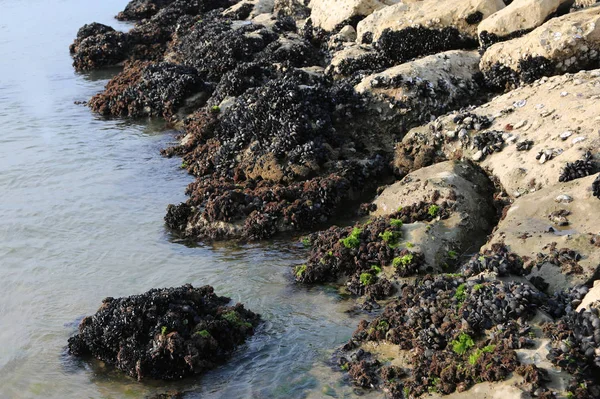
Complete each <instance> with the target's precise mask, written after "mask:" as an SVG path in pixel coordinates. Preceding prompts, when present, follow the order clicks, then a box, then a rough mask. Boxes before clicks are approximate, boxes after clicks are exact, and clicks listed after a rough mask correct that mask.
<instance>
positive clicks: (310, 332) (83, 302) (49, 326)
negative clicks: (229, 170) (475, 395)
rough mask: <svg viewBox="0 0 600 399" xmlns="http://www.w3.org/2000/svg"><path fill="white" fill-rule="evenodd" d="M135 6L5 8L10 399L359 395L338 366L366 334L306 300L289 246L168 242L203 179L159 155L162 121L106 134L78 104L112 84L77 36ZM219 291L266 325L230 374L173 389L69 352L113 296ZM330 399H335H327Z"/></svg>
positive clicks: (0, 70) (2, 392) (57, 1)
mask: <svg viewBox="0 0 600 399" xmlns="http://www.w3.org/2000/svg"><path fill="white" fill-rule="evenodd" d="M125 4H126V0H104V1H90V0H54V1H47V0H46V1H42V0H29V1H23V0H0V10H1V12H0V76H1V78H0V127H1V131H2V133H1V134H0V293H1V296H0V398H34V397H44V398H70V397H74V398H81V397H87V398H121V397H127V398H136V397H144V396H145V395H147V394H153V393H159V392H163V391H165V390H173V389H181V390H185V391H189V394H188V395H187V396H189V397H192V398H193V397H202V398H238V397H240V398H304V397H322V396H324V394H323V393H322V392H324V391H323V390H324V388H325V389H326V388H327V387H332V388H333V389H334V390H335V392H336V395H337V397H349V396H353V394H352V388H351V387H349V386H347V385H345V384H344V383H343V381H342V380H341V375H340V374H338V373H334V372H332V371H331V370H330V368H329V366H328V365H327V364H326V361H327V359H328V358H329V356H330V353H331V351H332V350H333V349H334V348H336V347H337V346H339V345H340V344H342V343H343V342H345V341H346V340H347V339H348V338H349V337H350V335H351V333H352V331H353V330H354V328H355V326H356V325H357V323H358V320H359V317H352V316H350V315H349V314H348V313H346V312H345V311H346V310H347V308H348V307H349V306H350V303H348V301H344V300H343V299H342V298H341V297H340V296H339V295H338V293H337V292H336V290H335V289H333V288H327V287H322V288H313V289H311V290H306V289H302V288H299V287H295V286H294V285H293V284H292V282H291V278H290V265H293V264H296V263H298V262H299V261H300V260H301V258H302V257H303V256H304V253H303V252H302V250H301V249H300V248H298V247H297V246H296V245H295V244H293V243H290V242H269V243H264V244H261V245H237V246H236V245H232V244H229V245H227V244H222V245H218V246H202V245H200V246H196V247H187V246H185V245H182V244H181V243H177V242H176V240H174V239H173V238H172V237H171V236H170V234H169V233H168V232H167V231H166V230H165V228H164V225H163V219H162V218H163V216H164V213H165V207H166V205H167V204H168V203H177V202H179V201H182V200H184V195H183V192H184V188H185V186H186V185H187V183H189V182H190V181H191V178H190V177H189V176H188V175H186V174H185V173H184V172H183V171H182V170H181V169H179V163H180V161H179V160H177V159H164V158H162V157H160V155H159V150H160V148H163V147H165V146H166V145H168V143H169V142H172V141H173V138H174V137H173V132H168V131H167V132H165V131H163V126H162V124H161V123H160V122H156V121H154V122H150V121H142V122H139V123H138V122H136V123H133V122H131V121H122V120H102V119H100V118H98V117H96V116H94V115H93V114H92V113H90V112H89V110H88V109H87V108H86V107H84V106H81V105H75V104H74V101H84V100H87V99H89V97H91V96H92V95H93V94H94V93H96V92H98V91H100V90H101V89H102V87H103V85H104V84H105V83H106V81H107V80H106V79H107V78H108V77H109V76H110V74H111V73H114V71H112V72H110V71H109V72H103V73H95V74H76V73H75V72H74V71H73V69H72V67H71V59H70V57H69V53H68V45H69V44H70V43H71V41H72V40H73V38H74V37H75V34H76V32H77V29H78V28H79V27H80V26H81V25H83V24H84V23H87V22H92V21H98V22H103V23H107V24H110V25H112V26H113V27H119V28H121V29H127V26H126V25H123V24H120V23H118V22H117V21H115V20H113V19H112V16H113V15H114V14H116V13H117V12H118V11H119V10H121V9H122V8H123V7H124V6H125ZM184 283H192V284H193V285H198V286H200V285H203V284H210V285H213V286H214V287H215V289H216V290H217V293H218V294H220V295H227V296H230V297H232V298H233V300H234V301H241V302H244V303H245V304H247V306H248V308H250V309H252V310H254V311H257V312H260V313H261V314H262V315H263V317H264V319H265V320H266V322H265V323H264V324H263V325H262V326H261V327H260V329H259V331H258V332H257V334H256V335H255V336H254V337H253V338H252V339H250V341H249V342H248V344H247V345H245V346H243V347H242V348H240V350H239V351H238V352H237V353H236V354H235V355H234V357H233V359H232V360H231V362H229V363H228V364H227V365H225V366H223V367H220V368H218V369H216V370H214V371H211V372H209V373H207V374H206V375H204V376H202V377H199V378H193V379H190V380H186V381H183V382H179V383H175V384H164V383H153V382H148V383H143V384H141V383H138V382H136V381H134V380H132V379H129V378H126V377H123V376H121V375H120V374H119V373H115V372H114V371H113V370H110V369H107V368H106V367H103V366H102V365H101V364H97V363H90V362H80V361H74V360H73V359H71V358H70V357H69V356H67V355H65V353H64V349H65V345H66V341H67V339H68V337H69V336H70V335H72V334H73V333H74V332H75V330H76V326H77V322H78V320H80V319H81V317H83V316H84V315H87V314H91V313H93V312H95V311H96V309H97V307H98V306H99V305H100V302H101V300H102V299H103V298H104V297H107V296H114V297H116V296H123V295H130V294H135V293H141V292H144V291H146V290H148V289H150V288H152V287H165V286H178V285H181V284H184ZM328 392H330V391H328Z"/></svg>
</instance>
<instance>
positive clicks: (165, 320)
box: [69, 284, 259, 380]
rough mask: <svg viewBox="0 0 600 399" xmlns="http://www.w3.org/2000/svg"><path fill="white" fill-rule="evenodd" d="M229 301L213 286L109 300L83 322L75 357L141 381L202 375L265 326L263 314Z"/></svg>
mask: <svg viewBox="0 0 600 399" xmlns="http://www.w3.org/2000/svg"><path fill="white" fill-rule="evenodd" d="M229 302H230V299H229V298H226V297H219V296H217V295H216V294H215V293H214V291H213V288H212V287H210V286H208V285H207V286H204V287H201V288H194V287H192V286H191V285H189V284H188V285H184V286H182V287H179V288H164V289H152V290H150V291H148V292H146V293H144V294H141V295H134V296H130V297H125V298H117V299H114V298H106V299H105V300H104V301H103V302H102V306H101V307H100V309H99V310H98V312H97V313H96V314H95V315H93V316H90V317H86V318H84V319H83V320H82V321H81V324H80V325H79V332H78V334H77V335H75V336H74V337H72V338H70V339H69V352H70V353H71V354H72V355H75V356H93V357H95V358H97V359H99V360H102V361H104V362H106V363H108V364H110V365H113V366H115V367H116V368H117V369H119V370H122V371H124V372H125V373H127V374H128V375H130V376H131V377H134V378H137V379H138V380H142V379H144V378H153V379H164V380H174V379H180V378H183V377H186V376H190V375H194V374H199V373H202V372H204V371H206V370H209V369H211V368H214V367H215V366H217V365H218V364H220V363H222V362H224V361H225V360H226V359H227V357H228V356H229V355H230V354H231V353H232V352H233V350H234V349H235V348H236V347H237V346H238V345H240V344H242V343H243V342H244V341H245V340H246V337H248V336H249V335H252V334H253V332H254V327H255V326H256V325H257V324H258V322H259V316H258V315H257V314H254V313H252V312H251V311H249V310H246V309H244V306H243V305H241V304H237V305H235V306H227V304H228V303H229Z"/></svg>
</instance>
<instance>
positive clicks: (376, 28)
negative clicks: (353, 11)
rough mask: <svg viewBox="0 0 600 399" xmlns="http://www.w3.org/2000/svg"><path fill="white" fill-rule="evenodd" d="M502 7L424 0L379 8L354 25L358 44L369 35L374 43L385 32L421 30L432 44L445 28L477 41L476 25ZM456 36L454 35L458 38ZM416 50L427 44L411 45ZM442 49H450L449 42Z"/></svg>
mask: <svg viewBox="0 0 600 399" xmlns="http://www.w3.org/2000/svg"><path fill="white" fill-rule="evenodd" d="M502 8H504V2H502V0H464V1H455V0H442V1H440V0H424V1H408V2H401V3H398V4H395V5H392V6H389V7H384V8H381V9H380V10H378V11H376V12H374V13H372V14H371V15H369V16H368V17H367V18H365V19H363V20H362V21H360V22H359V23H358V26H357V33H358V41H362V39H363V37H364V36H365V35H366V34H367V33H369V34H370V35H372V40H373V41H378V40H379V38H380V37H381V36H382V34H383V32H384V31H385V30H388V29H389V31H392V32H394V33H396V34H398V35H399V36H401V35H402V31H403V30H405V29H410V28H414V27H422V28H424V29H426V30H429V31H430V36H431V38H430V40H432V41H434V40H435V38H436V36H437V37H440V36H439V32H441V31H443V30H445V29H451V30H453V31H456V32H457V33H458V35H463V36H465V37H467V38H471V39H475V38H477V25H478V24H479V22H480V21H482V20H485V19H486V18H487V17H489V16H490V15H492V14H493V13H495V12H497V11H498V10H501V9H502ZM458 35H457V36H458ZM413 45H414V46H417V47H426V46H427V45H428V43H427V42H422V41H421V42H416V43H413ZM446 45H447V46H448V47H447V48H445V49H442V50H438V51H443V50H450V49H452V48H456V47H451V45H452V44H451V43H447V44H446Z"/></svg>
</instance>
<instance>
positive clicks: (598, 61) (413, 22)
mask: <svg viewBox="0 0 600 399" xmlns="http://www.w3.org/2000/svg"><path fill="white" fill-rule="evenodd" d="M117 18H118V19H120V20H125V21H131V22H133V23H134V24H135V25H134V26H133V28H132V29H131V30H130V31H128V32H126V33H124V32H118V31H115V30H114V29H113V28H111V27H109V26H106V25H102V24H98V23H92V24H88V25H85V26H84V27H82V28H81V29H80V31H79V32H78V33H77V37H76V39H75V41H74V43H73V44H72V45H71V47H70V51H71V53H72V55H73V59H74V63H73V65H74V67H75V69H76V70H78V71H87V70H90V69H97V68H104V67H109V66H115V65H120V66H123V70H122V72H120V73H119V74H117V75H116V76H115V77H114V78H113V79H111V81H110V82H109V83H108V84H107V86H106V89H105V90H104V91H103V92H101V93H99V94H97V95H96V96H94V97H93V98H92V99H91V100H90V101H89V103H88V105H89V106H90V108H91V109H92V110H93V111H95V112H97V113H99V114H101V115H105V116H116V117H131V118H139V117H161V118H164V119H165V120H167V121H168V122H169V123H170V124H171V125H172V126H174V127H175V128H177V129H179V130H180V132H181V135H180V140H179V143H178V144H177V145H175V146H173V147H170V148H166V149H164V150H163V151H162V153H163V155H164V156H167V157H172V156H178V157H181V159H182V164H181V167H182V168H184V169H186V170H187V171H188V172H189V173H190V174H192V175H193V176H194V177H195V179H196V180H195V182H193V183H191V184H190V185H189V186H188V188H187V190H186V194H187V195H188V196H189V199H188V200H187V201H186V202H184V203H181V204H177V205H169V206H168V208H167V214H166V216H165V223H166V225H167V226H168V228H170V229H171V230H172V231H173V233H174V234H177V235H179V236H181V237H184V238H186V239H190V240H203V241H207V240H232V239H233V240H240V239H241V240H263V239H267V238H271V237H275V236H278V235H282V234H289V233H291V234H295V235H300V234H306V236H305V237H304V238H302V243H303V244H304V245H305V246H306V247H307V261H306V263H304V264H300V265H297V266H295V267H294V269H293V271H292V273H293V276H294V278H295V280H296V283H298V284H319V283H325V282H329V283H331V282H333V283H337V284H339V285H340V287H341V289H342V290H345V291H347V292H348V293H349V294H351V295H352V296H354V297H356V300H357V304H358V306H359V307H360V308H361V309H362V311H364V312H365V313H366V314H369V315H370V313H371V312H374V314H375V315H376V316H375V317H374V318H373V315H370V318H369V320H365V321H362V322H361V323H360V324H359V326H358V328H357V330H356V332H355V333H354V336H353V338H352V339H351V340H350V341H349V342H348V343H347V344H346V345H344V347H343V348H340V349H339V351H336V353H335V355H334V357H335V361H336V363H337V365H338V367H339V369H340V371H343V372H347V373H348V375H349V377H350V379H351V380H352V381H353V382H354V383H355V384H356V385H357V386H358V387H361V389H369V390H373V389H374V390H381V391H383V392H385V394H386V395H387V396H389V397H391V398H409V397H410V398H413V397H419V396H421V395H424V394H453V395H463V396H456V397H465V398H467V397H470V396H469V391H468V389H469V388H471V387H472V386H474V385H476V384H480V383H484V382H485V383H491V384H496V385H492V386H496V387H498V389H499V391H498V392H504V393H503V395H505V396H502V397H509V396H510V397H540V398H560V397H567V398H582V399H583V398H597V397H600V381H599V380H598V377H597V375H598V368H599V367H600V321H599V320H600V319H599V318H598V317H599V310H598V309H600V301H599V300H600V296H598V293H597V288H594V282H595V281H596V280H597V279H599V278H600V274H599V271H600V230H599V229H598V221H599V220H600V218H599V216H598V215H600V175H599V174H598V172H599V171H600V152H599V149H600V130H598V128H597V126H596V125H597V122H598V121H599V120H600V105H599V104H600V101H598V100H600V69H598V68H600V6H596V5H595V4H594V2H592V1H580V0H577V1H561V0H514V1H508V0H507V1H502V0H460V1H453V0H444V1H439V0H436V1H434V0H406V1H404V2H398V1H396V0H389V1H387V0H386V1H370V0H369V1H366V0H344V1H335V0H312V1H310V3H306V2H305V3H303V2H300V1H297V0H241V1H236V0H209V1H202V2H201V1H198V0H132V1H131V2H130V3H129V4H128V6H127V7H126V8H125V10H123V11H122V12H121V13H119V14H118V16H117ZM365 201H366V202H365ZM334 220H338V221H339V220H346V221H349V220H350V221H351V222H348V224H352V223H354V224H353V225H352V226H347V227H337V226H333V225H332V224H333V221H334ZM179 290H184V291H186V290H187V291H189V292H195V291H194V290H196V289H193V288H192V287H191V286H190V287H187V288H184V287H182V288H179V289H166V290H162V291H160V290H159V291H150V292H149V293H147V294H145V296H150V297H152V296H155V295H159V293H163V294H160V295H161V296H163V295H164V296H165V297H168V298H171V299H169V300H168V301H167V302H169V301H171V302H170V303H171V305H169V306H168V308H169V309H172V308H173V306H175V305H173V303H179V302H178V301H181V299H180V298H179V295H183V294H181V293H180V292H179ZM202 290H205V291H206V290H208V291H210V295H214V294H212V290H211V289H210V287H204V288H202V289H200V291H202ZM187 291H186V292H187ZM208 291H207V292H208ZM186 295H188V294H186ZM189 295H192V294H189ZM194 295H196V296H197V295H200V297H202V298H204V296H203V295H204V294H201V293H197V294H193V295H192V296H194ZM206 295H208V294H206ZM206 295H205V296H206ZM210 295H209V296H210ZM145 296H141V297H139V298H138V299H135V298H136V297H131V298H121V299H118V300H110V301H105V303H104V305H103V307H102V308H101V309H100V311H99V312H98V313H97V314H96V315H95V316H93V317H92V318H86V319H84V322H82V325H81V327H80V333H79V335H77V336H76V337H74V338H72V339H71V341H70V346H69V347H70V351H71V353H73V354H75V355H83V354H88V355H90V354H91V355H93V356H95V357H97V358H99V359H101V360H104V361H106V362H108V363H111V364H114V365H115V366H116V367H117V368H119V369H121V370H123V371H125V372H126V373H128V374H129V375H131V376H133V377H135V378H138V379H141V378H143V377H150V378H163V379H172V378H180V377H183V376H185V375H191V374H196V373H200V372H202V371H203V370H206V369H208V368H210V367H214V366H215V365H216V364H218V363H219V362H220V361H224V360H225V358H226V354H227V353H228V352H230V351H231V349H232V348H233V347H234V346H235V345H238V344H241V343H242V342H243V340H244V337H245V336H246V335H248V334H250V333H251V332H252V331H253V327H254V326H255V325H256V323H257V322H258V318H257V316H256V315H254V314H253V313H252V312H249V311H246V310H244V309H243V307H241V305H239V306H236V308H235V309H234V310H227V311H230V312H238V313H236V315H237V314H239V315H238V317H237V319H236V320H237V321H239V323H237V324H236V323H233V324H232V323H229V324H227V323H228V321H227V320H221V319H223V317H222V314H223V312H224V310H218V309H220V308H218V306H225V305H226V302H223V301H224V300H221V298H219V297H216V296H214V298H213V296H210V298H212V299H206V298H205V299H198V300H199V301H200V302H198V301H196V300H195V299H191V298H188V299H186V300H188V301H191V303H190V304H189V305H185V306H200V307H203V306H208V307H209V308H211V309H212V310H210V311H209V312H208V311H204V310H199V309H196V310H195V312H196V313H198V317H197V318H198V320H196V318H194V323H192V325H193V326H195V327H193V326H192V325H185V326H183V325H179V324H177V323H176V324H177V325H173V326H170V325H169V326H166V325H165V326H166V327H167V331H166V334H163V333H162V331H159V330H158V327H157V326H158V324H156V325H155V324H153V326H152V327H151V328H150V330H148V331H146V330H147V329H148V326H147V325H146V323H142V324H141V325H140V326H139V327H140V328H141V329H142V331H141V332H140V331H138V332H135V331H134V332H132V333H133V335H132V336H131V337H130V338H127V337H129V335H127V334H129V333H130V332H131V331H128V332H127V333H126V332H125V330H123V331H120V330H119V331H115V336H114V337H111V338H110V339H111V341H112V342H111V343H110V344H108V343H107V342H101V341H102V334H99V331H100V330H102V329H103V328H107V326H110V325H112V324H114V323H120V322H119V321H117V320H121V318H122V317H123V316H122V315H121V316H118V315H119V314H120V313H121V312H122V311H123V307H124V306H126V305H125V304H126V303H129V302H130V301H133V304H131V305H127V306H130V307H133V308H136V307H140V309H146V308H145V306H146V305H144V303H146V302H145V301H147V300H148V299H140V298H145ZM184 296H185V295H184ZM194 298H195V296H194ZM207 298H208V297H207ZM173 301H174V302H173ZM212 301H216V302H215V303H217V302H218V304H219V305H218V306H217V305H214V306H213V305H211V303H212ZM193 304H195V305H193ZM177 306H179V305H177ZM113 307H115V308H116V309H117V310H116V311H115V312H116V313H115V312H113V313H114V314H113V317H116V318H117V319H111V318H107V317H105V316H103V312H106V311H108V310H107V309H112V308H113ZM215 307H217V308H215ZM213 308H215V309H217V310H215V309H213ZM118 309H121V310H118ZM227 309H229V308H227ZM165 311H166V310H164V309H163V310H161V311H159V313H161V312H165ZM111 312H112V311H111ZM143 312H145V310H143V311H142V313H143ZM166 312H167V313H166V315H168V314H170V313H169V312H171V310H169V311H166ZM220 315H221V316H220ZM152 317H153V318H154V316H152ZM160 317H167V316H165V315H163V316H160ZM169 317H170V316H169ZM173 318H174V319H173V322H174V323H175V321H176V320H175V319H177V320H179V316H173ZM207 318H208V319H207ZM184 319H185V318H184ZM201 319H202V320H201ZM185 320H187V319H185ZM179 321H181V320H179ZM203 323H204V324H203ZM215 323H216V324H219V323H220V324H219V326H221V325H223V326H222V327H223V328H224V326H225V324H227V325H228V326H229V327H230V328H234V330H235V328H238V327H239V331H233V332H232V333H231V334H233V337H232V336H230V334H229V333H224V332H223V331H222V330H221V329H219V328H221V327H219V328H217V329H216V330H214V331H213V330H209V329H208V327H207V328H204V327H206V326H205V324H206V325H209V324H210V325H211V326H213V325H216V324H215ZM199 325H202V326H204V327H202V329H201V330H202V331H208V334H209V335H210V336H211V337H212V338H213V339H212V340H210V339H208V338H206V337H200V336H199V337H196V336H195V335H194V334H195V332H194V328H195V329H196V330H198V329H199V328H200V327H198V326H199ZM232 326H233V327H232ZM122 327H123V328H125V324H123V326H122ZM192 327H193V328H192ZM246 327H247V328H246ZM215 328H216V327H215ZM125 329H127V328H125ZM213 332H214V334H213ZM140 333H141V334H142V335H143V336H144V338H143V339H142V338H141V335H139V334H140ZM215 334H216V335H215ZM126 335H127V337H126ZM149 336H150V337H153V341H152V342H153V343H152V345H151V346H152V347H153V348H155V349H156V347H158V348H162V347H164V348H165V351H167V352H168V351H169V350H170V351H171V352H170V353H171V355H170V357H169V356H166V355H165V356H160V355H157V354H156V353H154V352H153V351H155V349H152V350H150V349H148V348H149V347H147V345H150V343H149V341H148V337H149ZM221 339H223V340H224V341H223V342H221ZM98 340H100V341H98ZM125 341H127V342H129V344H128V345H133V347H132V348H130V349H131V350H129V352H128V350H127V349H126V348H127V345H124V344H123V342H125ZM163 341H164V342H163ZM205 341H206V342H205ZM208 341H210V342H208ZM213 341H215V342H213ZM207 342H208V343H207ZM107 344H108V346H107ZM177 345H180V346H181V348H185V349H181V348H180V349H181V350H180V349H176V350H175V349H173V348H175V347H176V346H177ZM116 348H120V349H118V350H117V349H116ZM382 348H385V350H382ZM167 349H168V350H167ZM172 349H173V350H172ZM122 351H125V352H122ZM165 351H163V352H164V353H166V352H165ZM121 352H122V353H121ZM159 352H160V351H159ZM163 352H161V353H163ZM157 353H158V352H157ZM164 353H163V355H164ZM174 353H177V355H176V356H174V355H173V354H174ZM214 353H219V355H218V356H217V357H218V358H219V359H220V360H219V361H218V362H214V361H213V360H215V359H212V360H210V361H208V360H207V359H208V358H209V357H214V356H213V355H214ZM383 353H385V354H386V355H384V354H383ZM390 353H393V356H389V355H390ZM532 353H535V356H533V355H531V354H532ZM209 363H210V364H209ZM504 389H507V391H506V390H504ZM457 392H458V393H457ZM507 392H510V393H507ZM522 395H529V396H522ZM453 397H454V396H453Z"/></svg>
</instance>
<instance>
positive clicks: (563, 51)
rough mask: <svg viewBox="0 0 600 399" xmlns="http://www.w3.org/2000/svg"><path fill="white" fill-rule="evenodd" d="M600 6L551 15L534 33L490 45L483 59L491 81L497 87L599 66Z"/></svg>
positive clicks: (490, 83)
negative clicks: (553, 16)
mask: <svg viewBox="0 0 600 399" xmlns="http://www.w3.org/2000/svg"><path fill="white" fill-rule="evenodd" d="M599 51H600V7H592V8H588V9H585V10H581V11H577V12H574V13H571V14H567V15H564V16H562V17H558V18H552V19H550V20H549V21H548V22H546V23H545V24H543V25H542V26H540V27H538V28H536V29H535V30H533V31H532V32H530V33H528V34H526V35H525V36H522V37H520V38H517V39H512V40H509V41H506V42H502V43H496V44H494V45H493V46H491V47H490V48H489V49H487V51H486V52H485V54H484V55H483V56H482V58H481V65H480V66H481V70H482V72H483V74H484V75H485V77H486V80H487V82H488V84H489V85H490V86H492V87H496V88H498V89H502V90H503V89H505V88H507V87H508V88H511V87H514V86H516V85H519V84H521V83H522V82H524V83H531V82H533V81H534V80H536V79H539V78H541V77H542V76H553V75H560V74H564V73H566V72H578V71H580V70H582V69H594V68H598V67H599V66H600V62H599V61H600V53H599Z"/></svg>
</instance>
